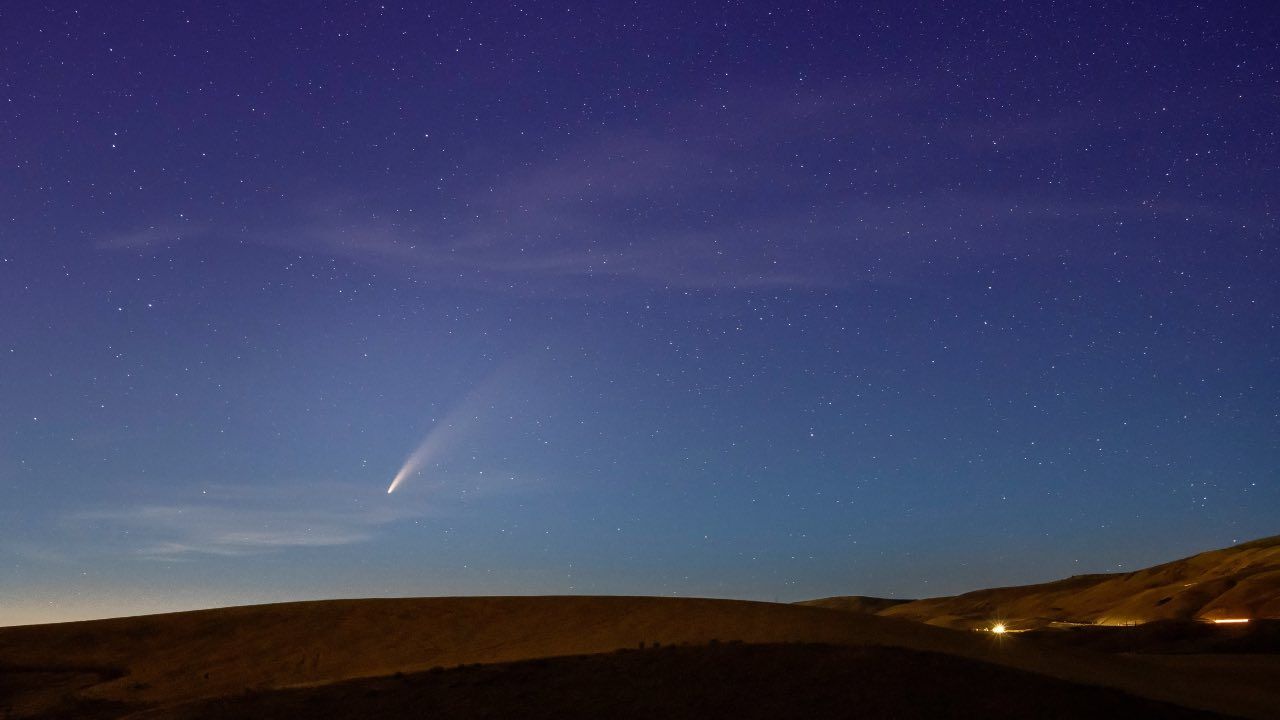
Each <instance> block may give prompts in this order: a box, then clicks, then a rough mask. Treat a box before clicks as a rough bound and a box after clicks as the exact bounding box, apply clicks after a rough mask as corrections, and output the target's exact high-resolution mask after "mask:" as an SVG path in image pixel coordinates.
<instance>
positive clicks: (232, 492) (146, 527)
mask: <svg viewBox="0 0 1280 720" xmlns="http://www.w3.org/2000/svg"><path fill="white" fill-rule="evenodd" d="M352 490H353V488H351V487H346V486H337V487H334V486H325V487H321V486H307V487H302V488H274V489H261V488H247V487H222V488H213V489H212V491H211V492H208V493H207V494H201V495H200V496H199V498H200V499H199V500H191V501H185V502H173V503H167V504H165V503H156V504H146V505H138V506H131V507H128V508H125V509H112V510H100V511H87V512H79V513H75V514H74V515H73V516H71V517H70V518H69V520H70V521H72V522H73V523H74V524H75V525H77V526H78V527H80V528H86V527H87V528H89V529H90V531H91V532H92V531H97V532H103V531H105V532H106V533H109V534H110V537H113V538H116V542H124V543H126V544H127V545H128V547H127V548H124V549H125V550H127V551H130V552H133V553H136V554H138V555H140V556H143V557H149V558H155V559H165V560H174V559H181V558H184V557H196V556H242V555H254V554H261V553H267V552H272V551H276V550H284V549H289V548H307V547H329V546H336V545H351V544H354V543H361V542H365V541H368V540H371V539H373V538H374V537H375V535H376V533H377V532H378V530H379V529H380V528H383V527H385V526H388V525H390V524H392V523H395V522H399V521H404V520H409V519H413V518H420V517H424V516H426V515H428V514H429V513H430V512H431V511H430V510H427V509H423V508H421V507H409V506H406V505H404V504H396V503H386V502H381V503H380V502H376V501H365V500H363V499H361V498H360V497H359V496H358V495H357V494H356V493H354V492H352ZM360 490H361V492H362V493H363V491H364V489H363V488H361V489H360ZM120 538H127V540H121V539H120Z"/></svg>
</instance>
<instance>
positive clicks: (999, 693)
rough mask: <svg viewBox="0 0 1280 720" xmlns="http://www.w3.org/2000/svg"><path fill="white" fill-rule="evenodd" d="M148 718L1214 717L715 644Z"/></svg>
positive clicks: (936, 668)
mask: <svg viewBox="0 0 1280 720" xmlns="http://www.w3.org/2000/svg"><path fill="white" fill-rule="evenodd" d="M138 717H139V718H140V719H141V718H145V719H146V720H215V719H216V720H221V719H223V718H259V719H260V720H275V719H278V720H286V719H293V718H308V719H310V720H340V719H347V718H350V719H351V720H355V719H357V718H392V719H394V718H422V717H447V718H495V717H510V718H516V717H518V718H522V719H525V720H540V719H542V718H546V719H547V720H550V719H552V718H556V719H558V720H559V719H564V718H606V717H607V718H691V719H692V718H734V719H735V720H756V719H759V720H766V719H767V720H779V719H781V718H797V719H799V718H805V719H806V720H808V719H810V718H908V719H909V718H921V719H922V720H923V719H925V718H929V719H934V718H969V717H972V718H1028V717H1037V718H1082V717H1124V718H1132V719H1138V718H1174V719H1177V718H1188V719H1190V718H1217V717H1224V716H1221V715H1214V714H1211V713H1204V712H1198V711H1194V710H1188V709H1185V708H1181V707H1177V706H1174V705H1167V704H1164V703H1158V702H1154V701H1151V700H1145V699H1142V698H1137V697H1134V696H1132V695H1128V694H1126V693H1123V692H1120V691H1117V690H1110V689H1104V688H1096V687H1089V686H1085V685H1078V684H1074V683H1068V682H1064V681H1061V680H1055V679H1052V678H1048V677H1044V676H1040V675H1035V674H1031V673H1025V672H1021V671H1018V670H1014V669H1011V668H1005V667H1001V666H998V665H991V664H988V663H983V662H978V661H974V660H969V659H965V658H958V657H953V656H948V655H943V654H939V653H929V652H920V651H914V650H906V649H902V648H889V647H862V648H855V647H840V646H832V645H817V644H770V645H747V644H738V643H719V644H713V645H709V646H698V647H694V646H684V647H663V648H650V649H645V650H623V651H618V652H615V653H610V654H603V655H583V656H573V657H558V658H546V659H540V660H526V661H522V662H515V663H502V664H495V665H473V666H465V667H458V668H451V669H443V668H441V669H436V670H431V671H427V672H421V673H414V674H408V675H398V676H392V677H383V678H374V679H365V680H351V681H346V682H340V683H334V684H331V685H326V686H323V687H316V688H297V689H290V690H273V691H263V692H251V693H246V694H242V695H239V696H236V697H232V698H219V699H214V700H206V701H200V702H196V703H192V704H188V705H183V706H178V707H172V708H167V709H164V710H159V711H152V712H147V713H143V714H141V715H139V716H138Z"/></svg>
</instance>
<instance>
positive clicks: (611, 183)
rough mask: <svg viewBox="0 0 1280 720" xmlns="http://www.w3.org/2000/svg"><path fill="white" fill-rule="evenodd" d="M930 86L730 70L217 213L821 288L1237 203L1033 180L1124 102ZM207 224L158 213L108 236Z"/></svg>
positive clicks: (307, 243)
mask: <svg viewBox="0 0 1280 720" xmlns="http://www.w3.org/2000/svg"><path fill="white" fill-rule="evenodd" d="M928 87H929V86H928V84H927V83H923V82H921V81H907V80H903V79H901V78H891V77H889V78H886V77H880V78H873V79H869V80H867V81H864V82H862V83H853V84H841V85H838V86H828V87H825V88H808V87H803V86H799V87H781V86H761V87H748V86H739V87H733V88H728V89H724V90H720V91H716V92H709V93H704V94H702V95H700V96H696V97H691V98H687V99H686V100H685V101H684V102H675V103H668V104H666V105H664V106H663V107H661V108H651V109H649V111H648V112H645V111H643V110H638V111H637V115H638V117H636V118H635V119H631V120H625V119H619V120H613V121H611V122H609V123H606V124H602V125H590V126H588V125H584V126H583V127H582V129H581V131H580V132H578V133H576V134H573V135H570V136H564V135H563V134H562V135H559V136H556V139H554V140H547V139H544V140H540V141H538V142H536V143H533V144H532V145H529V146H525V145H519V144H518V143H517V147H516V149H514V150H512V155H511V156H510V157H502V156H500V155H499V154H498V153H496V152H486V153H479V154H476V155H475V156H468V155H465V154H459V152H458V151H450V154H448V155H446V156H445V157H448V158H450V159H451V160H452V162H451V163H450V165H451V166H452V167H453V169H454V172H451V173H449V175H450V178H449V179H448V181H447V182H446V179H445V178H440V185H439V186H438V187H432V188H426V187H422V186H421V185H413V184H412V183H410V184H408V185H407V186H406V187H404V188H397V187H386V186H381V187H376V188H375V187H370V188H369V189H367V190H363V191H359V192H357V191H356V190H354V189H353V188H337V189H336V190H335V191H334V192H333V193H332V194H330V195H328V196H326V200H327V201H326V202H317V201H316V200H315V198H314V197H313V198H312V200H311V201H310V202H307V203H305V204H303V205H301V206H299V205H294V206H291V207H287V208H285V207H281V208H276V210H277V211H278V212H272V213H265V214H261V216H262V217H275V218H280V219H279V221H278V222H277V224H276V225H274V226H271V227H267V226H260V227H253V226H246V225H245V224H244V223H243V221H242V219H240V218H234V219H229V220H227V221H226V222H225V227H222V228H221V229H219V228H218V227H211V228H210V229H209V231H208V233H209V235H210V236H218V235H219V234H223V235H226V236H227V238H231V237H234V238H235V241H236V242H244V241H250V242H256V243H260V244H267V245H272V246H276V247H281V248H286V249H288V251H290V252H293V253H298V254H308V255H314V256H322V257H328V258H340V259H343V260H346V261H348V262H351V263H354V264H357V265H360V266H364V267H366V268H370V269H373V270H375V271H378V272H386V273H392V274H397V275H401V276H404V277H408V278H411V279H413V280H417V281H421V282H424V283H428V284H432V285H446V286H448V285H452V286H465V287H478V288H483V289H488V290H496V291H515V292H521V293H551V294H559V295H575V294H581V293H585V292H597V291H600V290H601V289H624V290H625V289H627V288H635V287H640V288H647V289H651V288H667V289H675V290H690V289H692V290H720V289H732V288H788V287H790V288H827V287H833V286H842V285H847V284H850V283H856V282H866V281H873V282H874V281H879V280H883V279H884V278H886V277H891V276H893V275H895V274H899V275H900V274H902V273H901V272H900V271H901V270H903V269H905V268H910V267H911V266H913V265H915V266H918V267H927V266H928V263H927V262H924V259H923V258H922V257H921V251H922V250H927V251H928V252H929V253H932V255H931V257H933V256H936V257H941V258H945V257H954V256H955V255H956V254H957V251H958V250H959V251H963V252H970V251H974V252H983V247H984V246H986V245H990V246H992V247H999V246H1001V245H1002V244H1003V243H1004V242H1005V240H1004V239H1003V238H1002V236H1003V235H1010V236H1012V235H1014V234H1019V235H1020V236H1021V237H1022V238H1026V237H1027V235H1026V232H1025V231H1026V229H1027V225H1028V222H1029V221H1030V220H1029V218H1030V217H1031V216H1035V222H1037V223H1039V224H1040V225H1039V227H1040V228H1041V229H1043V228H1057V229H1063V228H1064V227H1065V225H1066V224H1068V223H1072V222H1076V221H1078V220H1079V219H1081V218H1083V217H1088V216H1095V217H1098V216H1108V215H1109V216H1115V217H1117V218H1122V219H1130V220H1141V219H1152V218H1156V219H1157V220H1159V219H1160V218H1159V215H1160V214H1161V213H1162V212H1164V213H1166V214H1170V215H1176V214H1179V213H1184V214H1186V215H1195V216H1197V217H1199V218H1202V219H1205V220H1206V221H1209V222H1220V221H1221V220H1222V217H1221V216H1223V215H1225V214H1229V213H1227V212H1226V211H1224V210H1221V209H1215V208H1212V207H1205V206H1204V204H1203V202H1202V201H1196V203H1197V204H1194V205H1188V204H1187V203H1188V202H1189V201H1187V199H1186V198H1181V199H1179V198H1175V197H1166V196H1161V195H1160V194H1159V191H1158V189H1156V190H1151V191H1150V192H1147V193H1146V194H1134V193H1129V194H1125V193H1120V194H1118V195H1117V194H1116V193H1106V192H1103V191H1102V190H1101V189H1100V188H1064V187H1062V186H1060V185H1053V184H1040V185H1035V184H1028V183H1027V182H1026V181H1025V179H1024V175H1025V174H1027V173H1030V174H1033V175H1034V174H1038V172H1039V170H1036V169H1037V168H1041V169H1043V170H1044V172H1045V174H1046V177H1051V176H1052V175H1053V172H1052V169H1053V168H1054V167H1057V165H1059V164H1060V163H1061V162H1062V156H1063V153H1064V152H1065V151H1066V150H1067V149H1070V148H1073V147H1076V146H1077V145H1088V144H1089V143H1090V142H1094V141H1096V140H1097V136H1098V135H1099V134H1102V135H1107V134H1108V133H1114V132H1115V131H1114V126H1116V125H1117V123H1120V122H1121V120H1123V119H1124V118H1125V117H1127V115H1126V114H1125V113H1127V112H1131V111H1132V109H1124V108H1117V109H1115V113H1114V117H1111V119H1110V120H1106V118H1107V117H1110V116H1106V115H1105V113H1101V112H1100V111H1099V112H1093V111H1091V112H1089V113H1081V112H1080V111H1079V110H1078V109H1073V108H1071V107H1070V106H1064V107H1062V108H1059V109H1058V110H1056V111H1054V110H1046V111H1045V112H1044V113H1043V114H1040V115H1037V116H1035V117H1013V116H997V117H990V116H987V115H975V114H972V113H970V114H968V115H964V114H961V113H959V112H958V111H956V110H955V109H954V108H951V107H949V106H948V105H947V103H946V101H945V99H944V98H939V97H937V96H931V95H930V93H929V92H928ZM508 140H509V139H508ZM992 168H997V169H1000V168H1003V169H1005V170H1007V172H1003V173H999V172H997V173H992V172H991V169H992ZM415 182H418V183H421V182H422V179H421V178H417V179H416V180H415ZM1153 193H1154V194H1153ZM1100 199H1104V201H1103V200H1100ZM1157 205H1158V207H1157ZM1162 209H1164V210H1162ZM1180 220H1181V219H1180ZM1246 220H1248V219H1245V220H1241V221H1240V223H1239V224H1243V223H1244V222H1245V221H1246ZM202 230H203V229H202V228H175V227H172V226H153V227H150V228H146V229H143V230H140V231H138V232H135V233H126V234H122V235H119V236H116V237H114V238H108V239H105V240H103V241H102V242H101V243H100V245H101V246H102V247H115V248H134V247H140V246H146V245H150V244H154V243H161V242H166V241H167V239H169V238H173V237H177V236H179V235H182V236H184V237H189V236H190V235H191V234H193V233H199V232H201V231H202ZM925 242H931V243H933V244H932V245H931V246H927V245H925V244H924V243H925ZM894 265H896V266H897V270H895V269H893V267H892V266H894ZM869 268H872V269H870V270H869ZM886 269H887V270H886Z"/></svg>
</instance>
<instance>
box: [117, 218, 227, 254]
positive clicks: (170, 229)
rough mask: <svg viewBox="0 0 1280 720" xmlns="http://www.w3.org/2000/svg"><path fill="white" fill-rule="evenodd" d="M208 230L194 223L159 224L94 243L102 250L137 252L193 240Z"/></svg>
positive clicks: (118, 234)
mask: <svg viewBox="0 0 1280 720" xmlns="http://www.w3.org/2000/svg"><path fill="white" fill-rule="evenodd" d="M208 231H209V228H207V227H205V226H204V225H199V224H194V223H161V224H157V225H148V226H147V227H144V228H137V229H134V230H129V231H126V232H121V233H115V234H113V235H106V236H103V237H100V238H98V239H97V240H96V242H95V243H94V244H95V246H96V247H97V248H99V249H102V250H138V249H145V248H152V247H158V246H161V245H167V244H170V243H175V242H184V241H187V240H193V239H195V238H198V237H200V236H202V235H205V234H206V233H208Z"/></svg>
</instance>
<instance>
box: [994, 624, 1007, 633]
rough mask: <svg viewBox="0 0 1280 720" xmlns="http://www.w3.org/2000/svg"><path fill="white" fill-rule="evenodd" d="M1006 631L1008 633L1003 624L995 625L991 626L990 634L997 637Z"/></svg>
mask: <svg viewBox="0 0 1280 720" xmlns="http://www.w3.org/2000/svg"><path fill="white" fill-rule="evenodd" d="M1008 631H1009V628H1006V627H1005V626H1004V623H996V624H995V625H992V626H991V632H993V633H995V634H997V635H1003V634H1005V633H1006V632H1008Z"/></svg>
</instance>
